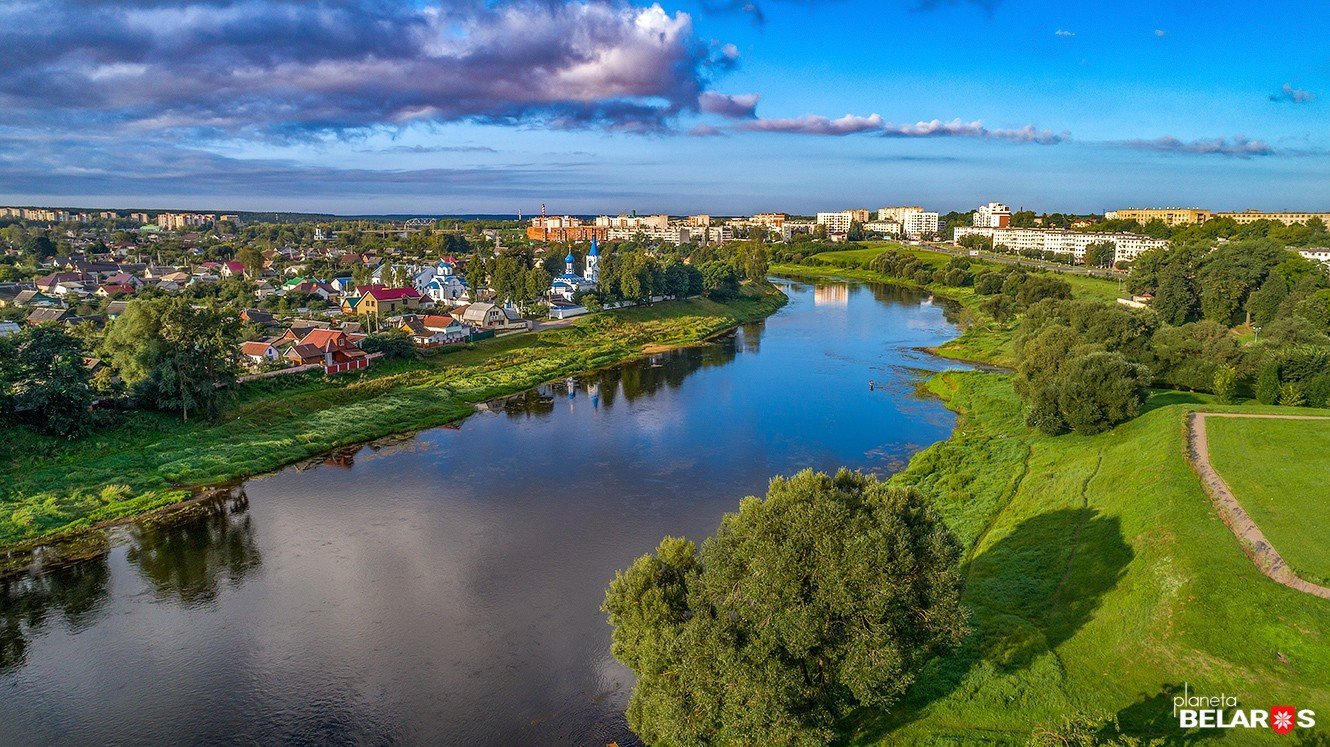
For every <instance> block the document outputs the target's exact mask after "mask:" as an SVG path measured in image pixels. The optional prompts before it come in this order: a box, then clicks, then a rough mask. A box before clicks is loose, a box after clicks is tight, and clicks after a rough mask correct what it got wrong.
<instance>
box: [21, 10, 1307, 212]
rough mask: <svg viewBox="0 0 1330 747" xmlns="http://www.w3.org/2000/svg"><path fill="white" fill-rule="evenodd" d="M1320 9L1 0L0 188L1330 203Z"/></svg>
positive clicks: (361, 204)
mask: <svg viewBox="0 0 1330 747" xmlns="http://www.w3.org/2000/svg"><path fill="white" fill-rule="evenodd" d="M1325 28H1330V4H1326V3H1310V2H1308V3H1291V2H1272V3H1266V4H1263V5H1261V6H1251V5H1249V4H1237V3H1211V4H1207V5H1199V4H1196V3H1181V2H1141V1H1138V0H1130V1H1128V2H1119V3H1114V4H1107V3H1096V4H1084V3H1076V4H1071V3H1055V2H1022V1H1020V0H983V1H979V2H972V1H968V0H907V1H905V2H897V1H896V0H876V1H874V2H868V1H860V0H841V1H829V2H811V1H809V0H752V3H750V2H749V0H705V2H698V1H695V0H688V1H686V2H677V3H674V2H664V3H661V4H658V5H651V4H644V3H641V2H630V1H629V0H582V2H561V0H498V1H496V0H490V1H489V2H485V1H484V0H447V2H444V3H442V4H437V3H417V2H396V1H395V0H318V1H314V2H309V1H306V0H280V1H278V2H256V1H255V0H184V1H183V2H171V3H168V2H165V1H164V0H121V2H117V3H111V2H104V1H103V0H45V1H43V2H36V1H34V0H26V1H14V2H10V1H8V0H5V1H0V29H3V30H0V48H5V49H10V50H16V52H15V53H13V54H10V55H7V57H6V58H5V59H3V60H0V201H3V202H8V203H24V204H67V205H79V206H89V207H94V206H105V207H131V206H132V207H152V208H184V209H205V208H207V209H235V210H264V209H269V210H307V211H327V212H338V213H383V212H400V213H406V212H413V213H414V212H420V213H469V212H484V213H516V212H518V211H522V212H523V213H525V214H530V213H531V212H533V211H535V210H538V209H539V205H540V203H542V202H544V203H546V204H547V205H548V207H549V210H550V211H551V212H574V213H588V212H621V211H628V210H637V211H639V212H662V211H668V212H672V213H689V212H701V211H709V212H712V213H716V214H738V213H748V212H754V211H759V210H785V211H790V212H800V213H807V212H812V211H816V210H820V209H833V208H841V207H849V206H865V207H877V206H880V205H889V204H897V203H911V204H913V203H920V204H924V205H928V206H930V207H932V208H935V209H938V210H942V211H945V210H949V209H967V208H969V207H972V206H973V205H975V204H978V203H980V202H986V201H988V200H1001V201H1004V202H1007V203H1009V204H1012V205H1014V206H1024V207H1028V208H1031V209H1036V210H1041V211H1042V210H1048V211H1053V210H1062V211H1080V212H1087V211H1102V210H1105V209H1112V208H1114V207H1124V206H1128V205H1195V206H1201V207H1209V208H1212V209H1245V208H1249V207H1251V208H1260V209H1281V208H1282V209H1319V210H1324V209H1327V207H1330V178H1328V177H1330V127H1328V126H1327V118H1326V114H1327V109H1326V100H1325V96H1330V51H1327V50H1326V49H1325V48H1324V47H1323V45H1322V44H1321V43H1320V40H1319V37H1320V34H1318V33H1317V31H1318V30H1320V29H1325Z"/></svg>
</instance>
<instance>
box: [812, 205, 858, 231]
mask: <svg viewBox="0 0 1330 747" xmlns="http://www.w3.org/2000/svg"><path fill="white" fill-rule="evenodd" d="M853 222H854V213H853V212H852V211H850V210H840V211H837V212H834V213H818V214H817V224H818V225H819V226H826V229H827V233H849V232H850V224H851V223H853Z"/></svg>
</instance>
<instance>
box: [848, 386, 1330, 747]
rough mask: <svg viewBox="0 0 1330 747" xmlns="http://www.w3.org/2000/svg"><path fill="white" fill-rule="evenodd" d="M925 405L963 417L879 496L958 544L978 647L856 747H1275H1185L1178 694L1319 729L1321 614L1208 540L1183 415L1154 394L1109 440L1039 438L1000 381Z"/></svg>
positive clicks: (1235, 737) (1252, 738)
mask: <svg viewBox="0 0 1330 747" xmlns="http://www.w3.org/2000/svg"><path fill="white" fill-rule="evenodd" d="M930 387H931V388H932V389H933V391H935V392H936V393H938V394H939V395H940V396H943V397H944V398H945V399H947V400H948V402H949V403H950V404H951V406H952V407H954V408H955V409H957V410H958V411H959V412H960V413H961V415H962V417H961V420H960V423H959V425H958V427H957V431H956V434H955V435H954V436H953V438H952V439H951V440H949V441H946V442H942V443H939V444H935V445H934V446H932V447H930V448H929V449H926V450H924V451H923V452H921V453H920V454H919V455H917V456H916V457H915V459H914V460H913V461H912V462H911V464H910V465H909V467H908V468H907V469H906V470H905V471H903V472H902V473H900V474H899V475H897V476H896V477H895V478H893V479H895V480H897V481H899V482H902V483H907V484H913V485H916V486H918V487H919V488H920V489H921V490H923V491H925V492H926V493H927V494H929V495H930V496H932V497H933V498H934V499H935V500H936V501H937V505H938V506H939V507H940V509H941V510H942V511H943V513H944V515H945V516H946V518H947V520H948V523H949V524H950V525H951V526H952V527H953V528H954V529H955V531H956V532H957V534H958V536H959V537H960V538H961V540H962V541H963V542H964V543H965V546H966V548H967V552H966V558H965V562H966V568H965V571H966V575H967V579H968V581H967V585H966V590H965V599H966V602H967V603H968V604H969V606H970V607H971V608H972V609H973V611H974V618H973V628H974V634H973V635H972V636H971V638H970V639H969V640H968V641H967V642H966V644H965V645H964V647H963V648H962V650H961V651H959V652H958V653H956V654H954V655H952V656H949V657H946V658H943V659H939V660H936V661H934V662H932V663H931V664H930V665H929V666H928V667H927V669H926V670H925V672H924V673H923V675H922V676H921V677H920V679H919V680H918V682H917V683H916V686H915V687H914V688H913V689H912V690H911V692H910V693H909V694H908V696H907V699H906V701H905V702H904V703H903V704H901V705H900V706H898V707H897V708H896V709H894V710H893V711H892V712H891V713H890V714H887V715H885V716H882V715H880V714H861V715H860V717H859V718H858V719H856V720H854V721H853V722H852V723H851V724H850V725H849V728H850V731H851V732H852V733H853V734H854V735H855V737H854V741H855V742H856V743H862V744H879V743H880V744H976V743H994V744H1024V743H1025V741H1026V740H1027V739H1028V737H1029V735H1030V733H1031V731H1032V730H1033V729H1034V728H1035V727H1036V726H1039V725H1049V724H1056V723H1058V722H1060V720H1061V719H1062V718H1063V717H1064V716H1067V715H1069V714H1073V713H1077V712H1082V713H1087V714H1093V715H1095V716H1097V717H1103V718H1108V717H1112V716H1116V717H1117V718H1118V719H1119V720H1120V722H1121V724H1122V726H1123V728H1124V730H1126V731H1128V732H1130V733H1134V734H1138V735H1143V736H1151V737H1166V738H1169V739H1172V740H1174V741H1173V742H1170V743H1179V744H1181V743H1191V741H1195V740H1197V739H1211V738H1213V739H1218V740H1222V741H1228V742H1230V743H1233V744H1249V743H1258V744H1259V743H1265V742H1266V741H1271V742H1273V741H1275V740H1278V739H1279V737H1278V736H1275V735H1273V733H1271V732H1268V731H1266V732H1261V733H1256V732H1241V733H1235V732H1222V731H1219V730H1210V731H1207V732H1206V733H1193V734H1190V735H1187V734H1184V733H1183V732H1182V731H1180V730H1179V729H1178V726H1177V721H1176V720H1175V719H1174V718H1173V716H1172V697H1173V695H1174V693H1176V692H1178V691H1179V690H1180V689H1181V688H1182V686H1183V683H1184V682H1185V683H1188V686H1189V687H1190V689H1191V691H1192V692H1196V693H1204V694H1214V693H1219V692H1224V693H1230V694H1235V695H1236V696H1237V697H1238V698H1239V701H1240V702H1241V703H1242V704H1243V706H1244V707H1252V708H1268V707H1269V706H1270V705H1272V704H1276V703H1284V702H1292V703H1297V704H1299V707H1302V708H1312V709H1315V710H1317V711H1318V712H1321V713H1330V640H1327V636H1328V635H1330V601H1327V600H1323V599H1318V598H1315V597H1311V596H1308V595H1306V594H1302V593H1299V592H1296V591H1293V590H1291V589H1287V588H1285V587H1283V586H1280V585H1278V584H1276V583H1274V582H1273V581H1270V580H1269V579H1267V578H1265V577H1264V576H1263V575H1261V573H1260V571H1259V570H1258V569H1257V568H1256V567H1255V566H1254V565H1252V563H1251V561H1250V560H1249V559H1248V558H1247V557H1246V556H1245V555H1244V554H1243V552H1242V550H1241V548H1240V547H1239V546H1238V543H1237V540H1236V539H1235V538H1234V537H1233V535H1232V534H1231V533H1230V532H1229V530H1228V528H1227V527H1226V526H1225V525H1224V524H1223V522H1222V521H1220V519H1219V517H1218V515H1217V514H1216V512H1215V510H1214V508H1213V507H1212V505H1211V503H1210V501H1209V499H1208V497H1207V496H1206V495H1205V493H1204V491H1203V490H1202V488H1201V486H1200V483H1199V481H1198V480H1197V478H1196V475H1195V474H1194V473H1193V472H1192V470H1191V468H1190V465H1189V464H1188V461H1187V459H1186V456H1185V452H1184V432H1183V417H1184V415H1185V414H1186V413H1187V412H1188V411H1189V410H1190V409H1192V408H1194V407H1196V406H1197V405H1196V404H1194V403H1191V402H1188V401H1187V398H1185V397H1174V396H1169V395H1167V394H1161V395H1159V396H1157V397H1155V398H1154V399H1155V400H1156V403H1155V406H1153V407H1152V409H1150V410H1149V411H1148V412H1147V413H1146V414H1144V415H1142V416H1141V417H1139V418H1137V419H1135V420H1133V421H1131V422H1129V423H1126V424H1124V425H1122V426H1119V427H1118V428H1116V429H1114V430H1112V431H1110V432H1108V433H1104V434H1100V435H1097V436H1090V437H1085V436H1075V435H1065V436H1057V437H1051V436H1044V435H1039V434H1037V433H1035V432H1033V431H1031V430H1029V429H1028V428H1026V427H1025V426H1024V425H1023V424H1022V422H1021V406H1020V401H1019V399H1018V398H1017V397H1016V396H1015V394H1014V393H1013V392H1012V390H1011V384H1010V377H1008V376H1005V375H998V374H985V373H947V374H941V375H939V376H938V377H935V378H934V379H933V380H932V381H931V382H930ZM1223 409H1231V410H1242V411H1279V409H1280V408H1223ZM1305 412H1306V411H1305V410H1299V413H1305ZM1304 436H1305V434H1304ZM1283 443H1287V442H1286V441H1283ZM1310 443H1311V444H1312V446H1311V448H1316V447H1315V444H1317V443H1319V441H1315V440H1312V441H1310ZM1322 453H1325V452H1322ZM1269 456H1270V458H1274V457H1275V455H1274V454H1273V453H1271V454H1270V455H1269ZM1283 459H1284V460H1285V461H1290V460H1289V457H1288V455H1287V452H1285V453H1284V456H1283ZM1244 464H1245V465H1246V466H1244V467H1243V468H1242V469H1245V470H1247V471H1250V472H1252V473H1253V474H1256V473H1259V467H1257V466H1256V465H1255V464H1253V463H1250V462H1245V461H1244ZM1230 469H1232V468H1230ZM1303 704H1305V705H1303ZM1179 740H1180V741H1179Z"/></svg>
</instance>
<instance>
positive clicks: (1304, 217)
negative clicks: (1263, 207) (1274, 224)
mask: <svg viewBox="0 0 1330 747" xmlns="http://www.w3.org/2000/svg"><path fill="white" fill-rule="evenodd" d="M1215 217H1216V218H1232V219H1233V220H1234V221H1235V222H1237V223H1238V224H1239V225H1246V224H1248V223H1255V222H1256V221H1258V220H1275V221H1279V222H1280V223H1283V224H1284V225H1286V226H1291V225H1293V224H1294V223H1306V222H1307V221H1309V220H1312V219H1319V220H1320V221H1321V222H1322V223H1325V224H1326V225H1330V213H1263V212H1261V211H1259V210H1244V211H1242V212H1241V213H1215Z"/></svg>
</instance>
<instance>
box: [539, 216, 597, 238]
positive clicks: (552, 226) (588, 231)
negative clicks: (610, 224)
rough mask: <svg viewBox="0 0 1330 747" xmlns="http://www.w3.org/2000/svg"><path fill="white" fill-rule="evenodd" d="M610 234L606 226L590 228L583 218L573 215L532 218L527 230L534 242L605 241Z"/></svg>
mask: <svg viewBox="0 0 1330 747" xmlns="http://www.w3.org/2000/svg"><path fill="white" fill-rule="evenodd" d="M609 233H610V229H609V228H607V227H605V226H589V225H587V224H585V223H583V222H582V219H581V218H574V217H572V216H571V215H551V216H544V215H542V216H540V217H537V218H532V219H531V225H530V226H527V229H526V237H527V238H528V239H531V240H532V241H560V242H562V241H590V240H592V239H597V240H600V241H604V240H605V239H607V238H609Z"/></svg>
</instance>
